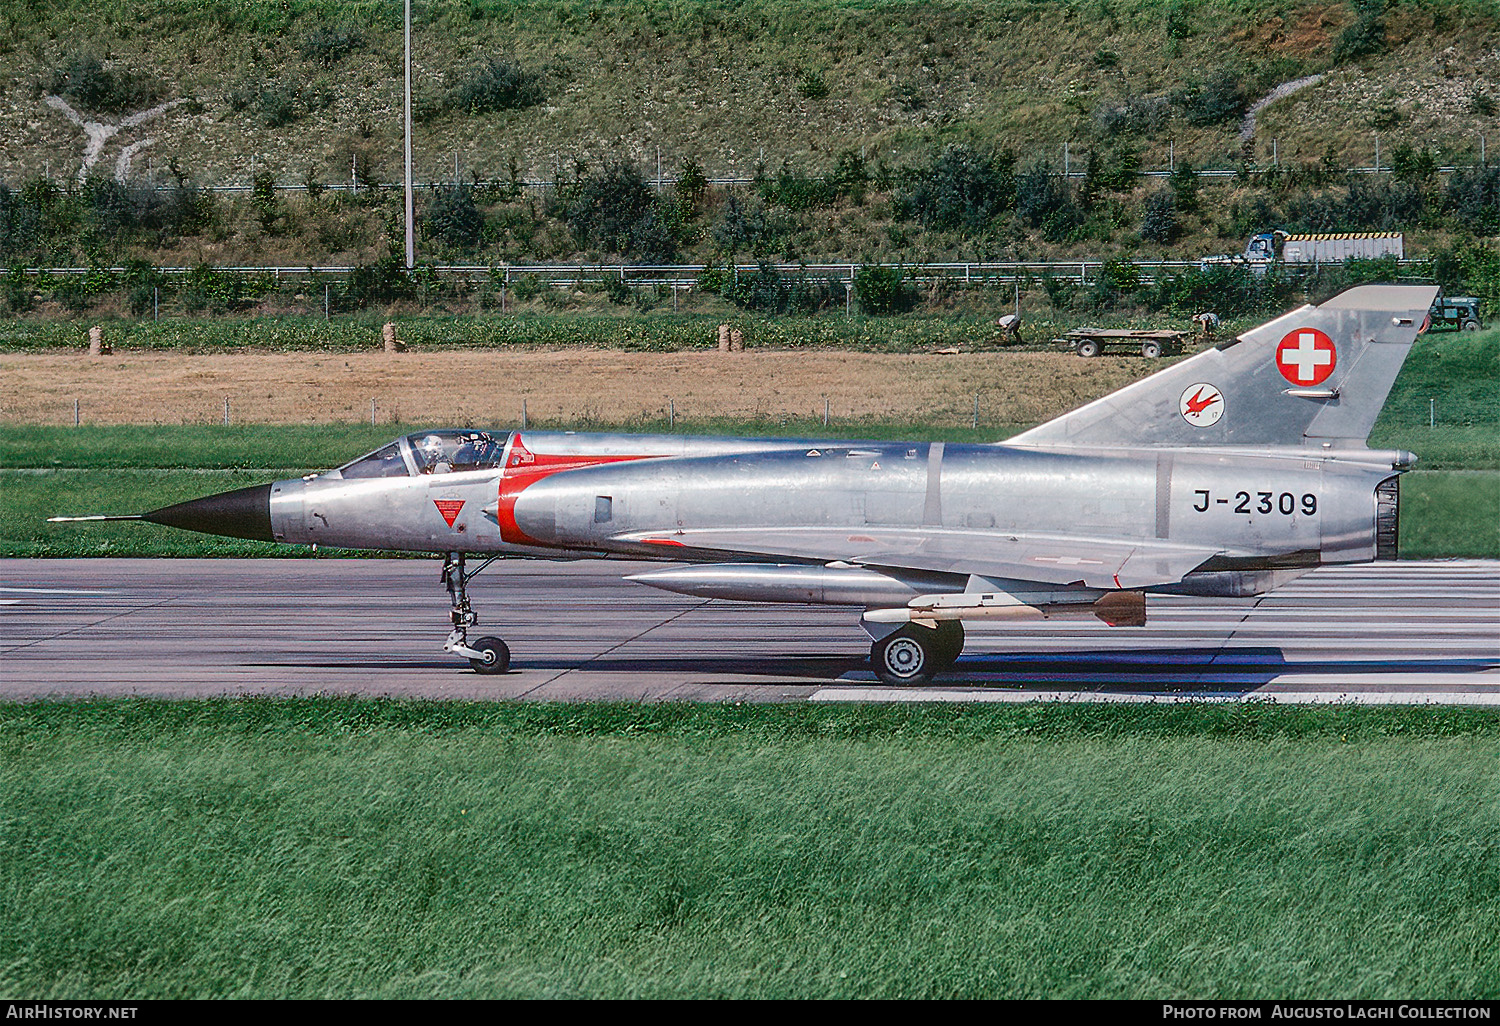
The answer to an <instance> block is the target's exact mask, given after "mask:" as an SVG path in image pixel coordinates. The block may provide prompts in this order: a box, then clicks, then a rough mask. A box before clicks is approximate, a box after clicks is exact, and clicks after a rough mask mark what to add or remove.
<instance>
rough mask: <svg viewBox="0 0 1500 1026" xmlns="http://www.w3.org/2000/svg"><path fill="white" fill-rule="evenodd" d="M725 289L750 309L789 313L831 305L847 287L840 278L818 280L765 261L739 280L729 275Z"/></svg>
mask: <svg viewBox="0 0 1500 1026" xmlns="http://www.w3.org/2000/svg"><path fill="white" fill-rule="evenodd" d="M706 274H707V269H706V268H705V275H706ZM703 281H704V276H700V278H699V282H700V287H701V283H702V282H703ZM721 292H722V294H723V295H724V297H725V298H727V299H729V300H731V301H732V302H734V303H737V304H739V305H740V306H742V307H744V308H746V309H747V310H755V311H757V312H759V313H767V314H786V313H813V312H815V311H817V310H820V309H823V308H825V307H828V306H831V305H833V304H834V303H835V302H837V301H838V300H839V299H842V297H843V294H844V289H843V286H842V285H840V284H839V283H837V282H830V281H826V280H823V281H817V280H814V279H812V278H809V277H808V276H807V275H806V274H805V273H799V274H793V275H783V274H782V273H781V272H780V271H778V270H777V269H776V267H775V265H773V264H769V263H762V264H760V266H759V267H758V268H757V269H756V271H755V273H754V274H747V275H742V276H741V277H740V278H739V280H737V281H735V280H733V279H732V278H728V279H727V280H726V282H725V285H724V286H723V288H722V289H721ZM836 297H837V298H836Z"/></svg>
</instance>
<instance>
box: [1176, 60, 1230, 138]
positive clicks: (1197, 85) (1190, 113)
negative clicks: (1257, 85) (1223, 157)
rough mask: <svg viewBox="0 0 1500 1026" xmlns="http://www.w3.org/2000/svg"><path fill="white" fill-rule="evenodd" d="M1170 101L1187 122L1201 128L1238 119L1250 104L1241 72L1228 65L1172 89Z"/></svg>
mask: <svg viewBox="0 0 1500 1026" xmlns="http://www.w3.org/2000/svg"><path fill="white" fill-rule="evenodd" d="M1172 104H1173V105H1174V106H1176V107H1177V108H1178V109H1179V110H1181V111H1182V116H1183V117H1184V118H1186V119H1187V122H1188V124H1190V125H1196V126H1198V127H1200V128H1201V127H1208V126H1211V125H1220V124H1224V123H1226V122H1233V121H1238V120H1239V119H1240V118H1242V117H1243V116H1244V114H1245V111H1246V109H1247V108H1248V107H1249V101H1248V99H1247V98H1246V96H1245V92H1244V89H1243V87H1242V85H1241V83H1240V76H1239V75H1238V74H1237V73H1235V72H1234V71H1232V70H1229V69H1225V70H1223V71H1220V72H1218V73H1217V74H1215V75H1214V76H1212V77H1211V78H1208V79H1206V80H1199V81H1194V82H1191V83H1190V84H1189V85H1188V87H1187V88H1186V89H1181V90H1178V91H1177V92H1175V93H1173V94H1172Z"/></svg>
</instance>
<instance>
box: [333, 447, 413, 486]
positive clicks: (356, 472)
mask: <svg viewBox="0 0 1500 1026" xmlns="http://www.w3.org/2000/svg"><path fill="white" fill-rule="evenodd" d="M339 473H340V474H342V475H343V476H344V477H345V478H351V477H405V476H407V474H409V473H410V471H409V470H407V468H406V460H405V459H403V458H402V456H401V443H399V442H392V443H391V444H390V445H387V446H386V447H385V448H383V449H376V450H375V451H374V452H372V453H370V454H369V455H368V456H361V457H360V458H359V459H357V460H355V461H354V462H353V463H347V464H345V465H344V466H342V467H340V468H339Z"/></svg>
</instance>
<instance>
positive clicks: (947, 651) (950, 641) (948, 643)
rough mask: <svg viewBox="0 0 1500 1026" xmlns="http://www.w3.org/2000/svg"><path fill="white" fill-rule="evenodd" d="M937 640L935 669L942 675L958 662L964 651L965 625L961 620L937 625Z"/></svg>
mask: <svg viewBox="0 0 1500 1026" xmlns="http://www.w3.org/2000/svg"><path fill="white" fill-rule="evenodd" d="M935 633H936V634H937V640H936V641H934V642H933V645H932V647H933V656H934V658H936V660H937V664H936V666H935V667H934V669H935V670H936V672H938V673H941V672H943V671H944V670H946V669H948V667H950V666H952V665H953V664H954V663H955V662H957V661H958V657H959V654H960V653H961V652H963V650H964V625H963V622H962V621H961V620H943V621H942V622H940V623H939V624H938V625H937V631H936V632H935Z"/></svg>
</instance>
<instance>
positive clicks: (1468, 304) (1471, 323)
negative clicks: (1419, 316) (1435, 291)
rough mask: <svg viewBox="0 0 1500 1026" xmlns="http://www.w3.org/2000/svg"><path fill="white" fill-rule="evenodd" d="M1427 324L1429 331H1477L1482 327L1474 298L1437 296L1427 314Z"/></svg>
mask: <svg viewBox="0 0 1500 1026" xmlns="http://www.w3.org/2000/svg"><path fill="white" fill-rule="evenodd" d="M1427 322H1428V324H1430V325H1431V328H1430V329H1429V330H1431V331H1459V330H1462V331H1478V330H1479V329H1480V328H1481V327H1483V326H1484V322H1483V321H1481V320H1480V319H1479V300H1478V299H1477V298H1476V297H1474V296H1438V297H1437V298H1436V299H1434V300H1433V301H1432V309H1431V310H1429V311H1428V312H1427Z"/></svg>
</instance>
